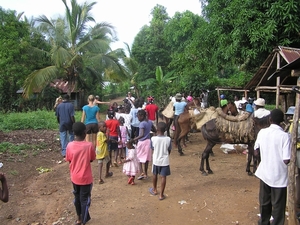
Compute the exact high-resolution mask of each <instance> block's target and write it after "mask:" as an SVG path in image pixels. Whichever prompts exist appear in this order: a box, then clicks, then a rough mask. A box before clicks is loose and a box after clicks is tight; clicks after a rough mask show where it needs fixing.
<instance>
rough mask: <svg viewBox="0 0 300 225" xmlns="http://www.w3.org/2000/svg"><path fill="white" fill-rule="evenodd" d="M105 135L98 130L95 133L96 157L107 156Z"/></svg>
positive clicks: (102, 157)
mask: <svg viewBox="0 0 300 225" xmlns="http://www.w3.org/2000/svg"><path fill="white" fill-rule="evenodd" d="M106 140H107V138H106V135H105V134H104V133H103V132H101V131H99V132H98V133H97V145H96V159H104V158H105V157H106V156H108V145H107V142H106Z"/></svg>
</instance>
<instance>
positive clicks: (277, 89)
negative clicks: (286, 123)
mask: <svg viewBox="0 0 300 225" xmlns="http://www.w3.org/2000/svg"><path fill="white" fill-rule="evenodd" d="M279 96H280V76H278V77H277V78H276V109H278V108H279Z"/></svg>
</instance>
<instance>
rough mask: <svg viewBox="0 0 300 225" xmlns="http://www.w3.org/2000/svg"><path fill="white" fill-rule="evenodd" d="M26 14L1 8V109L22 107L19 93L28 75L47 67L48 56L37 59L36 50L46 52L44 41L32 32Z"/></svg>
mask: <svg viewBox="0 0 300 225" xmlns="http://www.w3.org/2000/svg"><path fill="white" fill-rule="evenodd" d="M22 15H23V13H19V14H17V12H16V11H11V10H8V11H6V10H4V9H2V8H0V22H1V24H2V25H1V27H0V33H1V35H0V46H1V48H0V106H1V110H4V111H7V110H16V109H17V108H18V106H19V104H20V101H19V97H20V96H19V95H18V94H17V91H18V90H19V89H20V88H21V87H22V85H23V82H24V80H25V78H26V75H27V74H28V73H30V71H32V70H33V69H35V68H37V67H41V66H45V65H47V63H48V61H47V59H46V57H45V56H43V57H37V56H36V54H35V49H36V47H43V48H44V49H47V43H46V42H45V40H44V38H43V37H42V36H41V35H39V34H38V33H36V32H32V31H31V29H30V24H29V23H28V21H26V20H25V21H23V20H21V17H22Z"/></svg>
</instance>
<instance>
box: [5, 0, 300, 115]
mask: <svg viewBox="0 0 300 225" xmlns="http://www.w3.org/2000/svg"><path fill="white" fill-rule="evenodd" d="M200 2H201V3H202V16H199V15H196V14H194V13H192V12H190V11H185V12H181V13H179V12H176V13H175V15H174V16H173V17H170V16H169V15H168V13H167V10H166V8H165V7H164V6H161V5H156V6H155V7H154V8H153V9H152V10H151V12H150V15H151V16H152V18H151V20H150V21H149V22H150V23H149V25H144V26H143V27H142V28H141V30H140V32H139V33H138V34H137V35H136V37H135V39H134V42H133V45H132V47H131V48H130V46H128V45H126V46H125V49H124V50H123V49H116V50H112V49H111V48H110V44H111V43H113V42H114V41H115V40H117V37H116V35H115V32H114V27H113V26H112V25H110V24H108V23H106V22H102V23H95V21H94V19H93V17H91V16H90V12H91V10H92V8H93V6H94V4H96V3H95V2H91V3H86V2H85V3H83V4H78V3H77V1H76V0H70V6H69V4H68V3H67V0H62V7H63V6H64V7H65V9H66V14H65V15H63V16H59V17H58V18H55V19H52V18H47V17H45V16H40V17H38V18H34V20H31V21H29V20H28V19H27V18H25V19H24V20H21V16H22V15H17V14H16V12H14V11H5V10H3V9H0V14H1V17H0V20H1V23H2V26H1V27H0V29H1V34H2V35H1V36H0V46H1V48H0V65H1V67H0V106H1V111H12V110H16V109H20V106H22V108H23V109H24V108H26V109H36V108H42V107H46V108H48V109H50V108H51V103H53V102H54V99H55V97H56V96H57V95H58V93H57V92H56V91H54V90H53V89H51V88H49V87H48V84H49V82H51V81H52V80H53V79H54V78H61V79H64V80H66V81H68V82H69V85H70V86H71V85H76V87H77V88H78V89H79V90H80V91H81V92H82V93H84V94H87V93H97V94H115V93H120V92H122V93H126V92H127V91H128V90H130V89H133V92H134V94H135V96H136V97H147V96H149V95H154V97H155V99H156V103H158V104H159V105H161V106H163V105H164V104H165V102H166V100H167V99H168V98H169V96H170V95H174V94H175V93H177V92H183V93H186V94H187V93H189V92H192V94H193V95H199V94H200V93H201V92H202V90H203V89H206V90H210V100H209V102H210V104H212V105H216V104H217V102H216V100H217V97H216V92H215V91H214V90H215V88H216V87H217V86H222V87H224V86H227V87H240V88H242V87H243V86H244V85H245V84H246V83H247V82H248V81H249V80H250V79H251V77H252V76H253V75H254V73H255V72H256V71H257V69H258V68H259V66H260V65H261V64H262V62H263V61H264V60H265V59H266V57H267V56H268V54H269V53H270V52H271V51H272V50H273V48H274V47H276V46H288V47H296V48H299V47H300V36H299V33H300V2H299V1H294V0H266V1H255V0H245V1H239V0H233V1H228V0H200ZM199 10H200V9H199ZM88 22H93V23H94V26H92V27H91V28H90V29H87V23H88ZM125 52H127V55H126V54H125ZM104 81H109V83H107V84H106V85H105V86H104ZM21 87H24V90H25V96H26V97H30V96H32V95H31V93H33V92H34V91H35V90H37V89H38V90H39V91H42V92H41V94H40V95H37V96H36V97H35V98H30V99H31V100H30V101H27V100H24V99H23V98H18V96H17V94H16V92H17V91H18V90H19V89H20V88H21ZM19 97H21V95H19ZM84 99H86V97H84Z"/></svg>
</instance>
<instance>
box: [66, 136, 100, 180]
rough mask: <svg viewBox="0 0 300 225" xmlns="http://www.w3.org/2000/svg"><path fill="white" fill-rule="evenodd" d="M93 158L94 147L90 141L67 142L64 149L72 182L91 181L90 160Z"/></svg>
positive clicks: (94, 154) (94, 157) (94, 156)
mask: <svg viewBox="0 0 300 225" xmlns="http://www.w3.org/2000/svg"><path fill="white" fill-rule="evenodd" d="M95 159H96V153H95V147H94V145H93V143H92V142H87V141H72V142H69V144H68V145H67V150H66V161H68V162H70V164H69V168H70V176H71V181H72V182H73V183H74V184H77V185H88V184H91V183H93V175H92V167H91V161H93V160H95Z"/></svg>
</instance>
